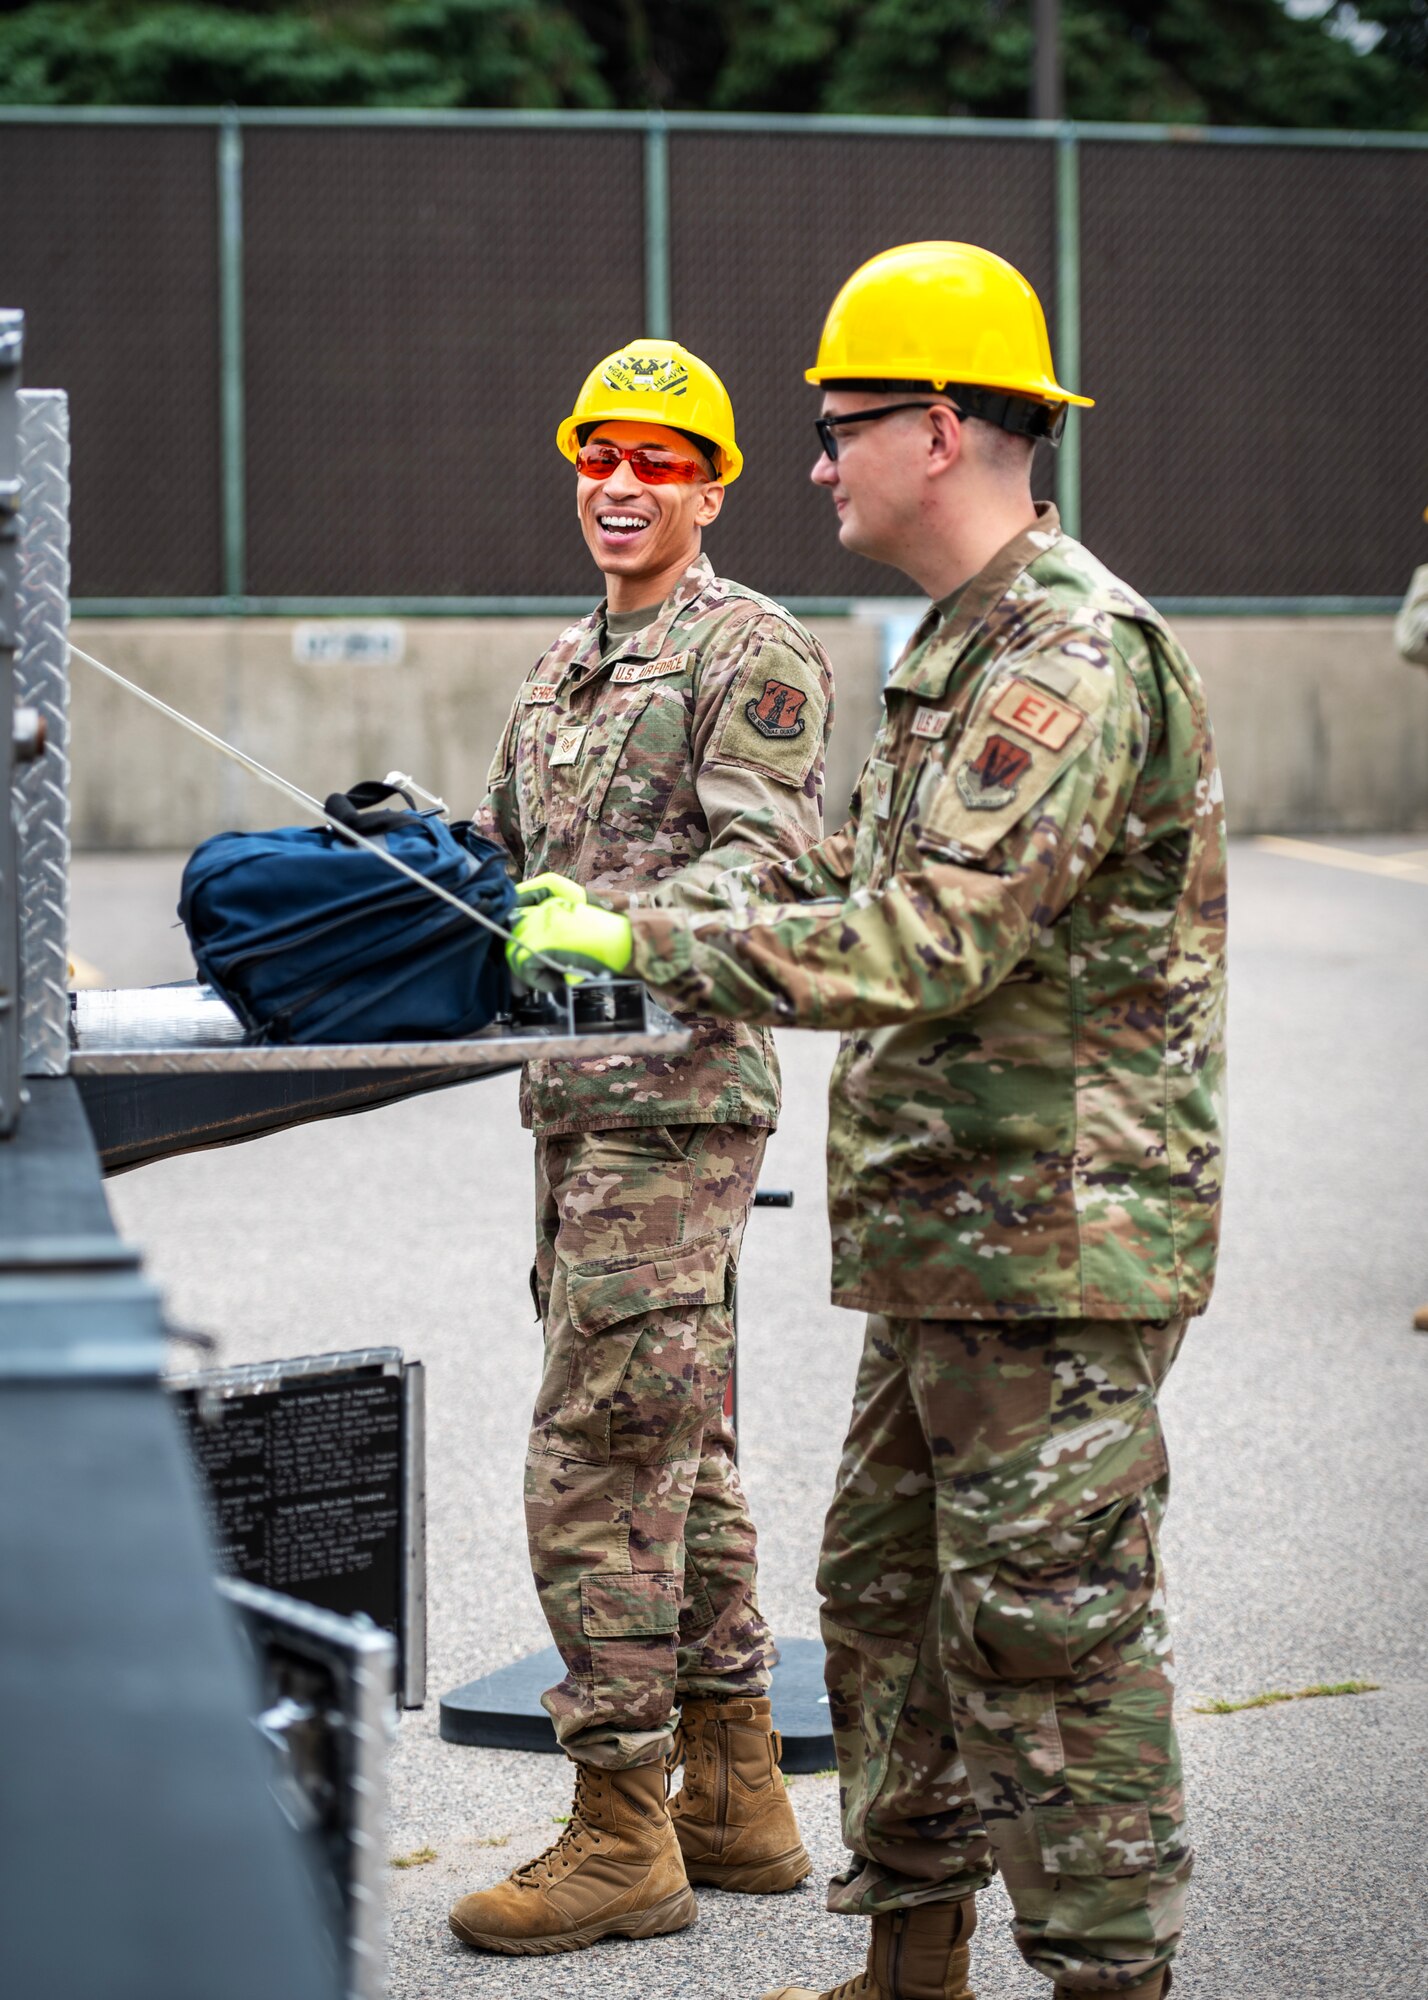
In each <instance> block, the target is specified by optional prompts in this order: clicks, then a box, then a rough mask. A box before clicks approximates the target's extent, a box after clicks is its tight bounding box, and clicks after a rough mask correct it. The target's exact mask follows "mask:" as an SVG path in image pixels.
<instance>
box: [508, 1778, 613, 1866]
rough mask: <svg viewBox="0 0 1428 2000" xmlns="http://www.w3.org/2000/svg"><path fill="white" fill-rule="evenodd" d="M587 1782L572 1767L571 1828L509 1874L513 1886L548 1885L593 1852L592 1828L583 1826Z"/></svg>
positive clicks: (584, 1824)
mask: <svg viewBox="0 0 1428 2000" xmlns="http://www.w3.org/2000/svg"><path fill="white" fill-rule="evenodd" d="M588 1784H589V1780H588V1778H587V1776H586V1772H585V1767H584V1766H583V1765H580V1764H577V1765H576V1767H575V1803H574V1804H573V1805H572V1806H571V1808H570V1824H569V1825H568V1826H567V1827H566V1828H565V1829H564V1831H563V1832H562V1833H561V1834H559V1835H558V1836H557V1838H556V1839H555V1840H553V1841H552V1842H551V1844H550V1846H549V1847H547V1848H546V1849H545V1850H544V1852H543V1853H540V1854H537V1855H535V1856H534V1858H533V1859H532V1860H530V1861H527V1862H525V1863H523V1864H522V1866H521V1867H519V1868H513V1869H512V1870H511V1880H512V1881H513V1882H531V1883H535V1882H541V1881H546V1882H551V1881H554V1879H555V1877H556V1876H557V1875H559V1874H561V1873H563V1871H564V1870H565V1868H567V1867H568V1866H570V1865H572V1864H573V1863H574V1862H576V1861H578V1860H580V1858H581V1857H582V1855H585V1854H588V1853H591V1852H593V1846H594V1843H593V1842H592V1841H591V1840H590V1838H589V1835H590V1833H591V1828H590V1827H589V1826H587V1825H586V1823H585V1815H584V1808H585V1799H586V1791H587V1788H588Z"/></svg>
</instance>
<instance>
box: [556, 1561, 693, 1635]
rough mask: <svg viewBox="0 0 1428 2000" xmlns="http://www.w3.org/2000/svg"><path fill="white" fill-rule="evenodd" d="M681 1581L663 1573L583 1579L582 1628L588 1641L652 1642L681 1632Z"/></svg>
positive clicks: (635, 1572)
mask: <svg viewBox="0 0 1428 2000" xmlns="http://www.w3.org/2000/svg"><path fill="white" fill-rule="evenodd" d="M679 1596H680V1578H679V1577H677V1576H675V1575H673V1574H672V1573H670V1572H667V1571H664V1570H633V1571H631V1572H630V1573H629V1574H621V1575H614V1574H610V1573H602V1572H601V1571H599V1570H596V1571H595V1572H594V1573H593V1574H588V1575H586V1576H582V1577H581V1579H580V1629H581V1631H582V1632H583V1633H584V1634H585V1636H586V1638H587V1639H651V1638H655V1637H657V1636H658V1635H660V1634H661V1633H668V1632H677V1631H678V1630H679Z"/></svg>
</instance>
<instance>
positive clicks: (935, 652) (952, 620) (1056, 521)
mask: <svg viewBox="0 0 1428 2000" xmlns="http://www.w3.org/2000/svg"><path fill="white" fill-rule="evenodd" d="M1060 533H1061V518H1060V516H1059V515H1058V513H1057V512H1056V509H1055V508H1054V507H1053V506H1052V505H1051V502H1050V501H1049V500H1038V501H1037V503H1036V525H1035V527H1033V528H1027V529H1026V530H1025V531H1024V532H1023V533H1022V534H1020V535H1014V536H1013V537H1012V539H1011V540H1010V541H1009V542H1008V543H1007V544H1006V546H1005V547H1004V548H1000V549H998V550H997V552H996V554H995V555H994V556H993V557H992V559H991V561H990V562H989V563H988V564H987V566H986V567H985V569H980V570H978V572H977V574H976V575H975V576H974V577H972V578H970V579H969V581H968V582H966V583H964V584H963V586H962V588H961V590H960V592H959V593H958V596H957V602H956V604H955V605H954V606H953V608H952V614H951V616H950V617H949V618H947V619H946V620H943V619H942V618H941V617H939V615H938V612H937V607H936V606H935V605H934V606H933V607H932V609H931V610H930V611H929V612H928V614H927V616H926V617H925V618H924V619H923V621H922V623H921V625H919V626H918V628H917V631H916V632H915V633H914V634H913V639H912V644H911V645H910V646H909V648H908V650H907V652H906V653H905V654H904V655H903V657H902V659H901V660H900V661H899V662H898V665H897V666H896V667H895V668H894V669H893V672H892V673H891V674H890V675H889V676H888V683H887V684H888V687H889V688H901V689H902V690H903V692H904V693H906V694H915V695H920V696H921V697H922V698H923V700H925V701H940V700H941V699H942V697H943V695H944V694H946V692H947V683H948V681H949V680H951V678H952V670H953V668H954V667H955V666H956V664H957V662H958V660H959V659H960V658H961V657H962V654H963V653H964V652H965V651H966V649H967V646H968V645H969V643H970V642H971V640H972V638H973V637H974V636H975V634H976V633H977V632H978V631H979V630H980V628H981V626H982V624H983V623H984V622H985V620H986V618H987V615H988V613H989V612H991V611H993V610H995V608H996V606H997V605H998V604H1000V603H1001V601H1002V599H1003V598H1004V597H1005V596H1006V594H1007V592H1008V591H1009V590H1010V589H1011V587H1012V585H1013V584H1014V583H1015V582H1016V580H1017V578H1018V577H1019V576H1020V575H1021V573H1022V571H1023V570H1024V569H1029V568H1030V566H1031V565H1032V563H1034V562H1035V561H1036V560H1037V558H1038V557H1039V556H1044V555H1045V554H1046V551H1047V549H1048V548H1049V547H1050V545H1051V542H1052V541H1054V540H1055V539H1056V538H1057V537H1058V536H1059V535H1060Z"/></svg>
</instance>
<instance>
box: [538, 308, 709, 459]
mask: <svg viewBox="0 0 1428 2000" xmlns="http://www.w3.org/2000/svg"><path fill="white" fill-rule="evenodd" d="M644 420H648V421H649V422H651V423H656V424H664V425H666V426H668V428H669V429H671V430H676V431H686V432H689V433H690V434H692V435H693V436H694V437H697V438H707V439H708V440H709V442H710V444H712V445H713V446H715V448H716V449H715V458H714V469H715V471H716V473H717V474H718V476H719V478H720V479H721V480H722V481H723V482H724V484H725V485H726V486H728V485H730V484H732V482H733V481H734V480H736V479H737V478H738V476H739V474H740V472H741V471H742V470H743V464H744V454H743V453H742V452H741V451H740V450H739V447H738V445H737V444H735V442H734V406H733V404H732V403H731V402H730V401H729V391H728V390H727V389H726V388H725V387H724V384H723V383H722V382H721V381H720V380H719V377H718V376H717V375H716V374H715V373H714V370H713V369H712V368H711V367H710V366H709V363H708V362H707V361H701V360H700V359H699V356H698V355H697V354H691V353H690V351H689V349H688V348H687V347H681V346H680V344H679V342H678V341H677V340H631V341H628V342H627V343H626V345H625V346H624V347H617V348H616V350H615V352H614V353H613V354H607V355H606V356H605V359H604V360H603V361H601V362H599V363H597V365H596V366H595V367H594V368H592V369H591V370H590V373H589V374H588V375H587V376H586V377H585V385H584V387H583V388H582V389H581V391H580V394H579V395H578V396H577V397H576V399H575V408H574V409H573V410H572V411H571V413H570V415H569V416H568V417H567V418H566V419H565V421H564V423H563V424H562V425H561V426H560V429H559V430H558V431H557V432H556V434H555V441H556V443H557V445H558V446H559V447H560V449H561V450H562V451H563V452H564V454H565V456H566V457H567V458H568V459H571V460H573V459H574V458H575V455H576V453H577V452H578V451H579V449H580V437H579V433H580V431H581V429H582V428H583V426H584V425H586V424H609V423H636V424H637V423H640V422H641V421H644Z"/></svg>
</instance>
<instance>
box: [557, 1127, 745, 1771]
mask: <svg viewBox="0 0 1428 2000" xmlns="http://www.w3.org/2000/svg"><path fill="white" fill-rule="evenodd" d="M765 1139H766V1134H765V1133H764V1132H763V1131H761V1130H759V1129H758V1128H757V1127H749V1126H723V1127H720V1126H711V1125H708V1124H698V1123H695V1124H688V1125H682V1126H672V1125H671V1126H663V1125H655V1126H649V1125H647V1126H642V1127H638V1128H633V1129H623V1130H615V1131H609V1132H589V1133H573V1134H569V1135H566V1136H554V1137H552V1136H547V1137H543V1138H540V1139H538V1140H537V1142H536V1290H537V1295H538V1304H539V1306H540V1310H541V1316H542V1319H543V1320H544V1323H545V1367H544V1371H543V1374H542V1378H541V1386H540V1391H539V1393H538V1395H537V1398H536V1409H535V1416H534V1419H533V1422H532V1428H531V1438H530V1447H529V1451H528V1454H527V1458H526V1489H525V1490H526V1528H527V1534H528V1538H529V1543H530V1554H531V1567H532V1570H533V1571H534V1574H535V1581H536V1589H537V1591H538V1592H539V1594H540V1602H541V1609H542V1611H543V1612H544V1613H545V1617H546V1622H547V1623H548V1625H549V1626H550V1630H551V1636H552V1637H553V1638H554V1640H555V1642H556V1645H557V1646H558V1647H559V1649H560V1653H561V1657H562V1659H563V1660H564V1662H565V1668H566V1673H565V1678H564V1679H563V1680H562V1681H560V1682H559V1683H558V1684H557V1685H556V1686H555V1687H553V1688H551V1689H550V1690H549V1692H548V1693H547V1694H546V1695H545V1697H544V1701H545V1706H546V1708H547V1709H548V1711H549V1712H550V1715H551V1717H552V1719H553V1720H554V1723H555V1729H556V1735H557V1737H558V1738H559V1740H560V1743H561V1744H562V1746H563V1747H564V1748H565V1749H566V1750H568V1751H569V1752H570V1754H571V1755H572V1756H574V1757H578V1758H580V1759H582V1760H583V1761H585V1762H587V1763H595V1764H604V1765H610V1766H615V1767H624V1766H627V1765H631V1764H641V1763H647V1762H651V1761H653V1760H655V1759H656V1758H659V1757H662V1756H664V1755H665V1753H666V1751H667V1750H668V1748H669V1743H670V1737H671V1734H672V1730H673V1707H674V1703H675V1701H676V1697H677V1696H678V1697H680V1698H682V1697H684V1696H687V1695H696V1696H697V1695H715V1694H761V1693H763V1692H764V1691H765V1690H766V1688H767V1686H768V1678H769V1676H768V1669H769V1664H770V1660H771V1656H772V1645H771V1642H770V1639H769V1634H768V1629H767V1627H766V1626H765V1624H764V1622H763V1619H762V1618H761V1617H760V1615H759V1608H758V1597H757V1592H756V1587H755V1577H756V1568H757V1552H756V1543H755V1536H754V1528H753V1523H752V1522H751V1521H750V1519H749V1511H748V1507H747V1504H746V1503H745V1499H744V1492H743V1488H742V1486H741V1485H740V1482H739V1474H738V1469H737V1467H736V1465H735V1463H734V1437H733V1431H732V1429H731V1427H730V1425H729V1423H728V1420H727V1419H726V1417H725V1415H724V1392H725V1388H726V1386H727V1384H728V1379H729V1370H730V1366H731V1364H732V1360H733V1349H734V1319H733V1303H732V1302H733V1295H734V1279H735V1273H736V1271H737V1267H738V1258H739V1246H740V1243H741V1241H742V1237H743V1232H744V1225H745V1223H746V1221H747V1219H748V1212H749V1207H750V1204H751V1203H752V1201H753V1197H754V1189H755V1187H756V1185H757V1183H758V1173H759V1163H760V1161H761V1159H762V1158H763V1151H764V1143H765Z"/></svg>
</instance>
